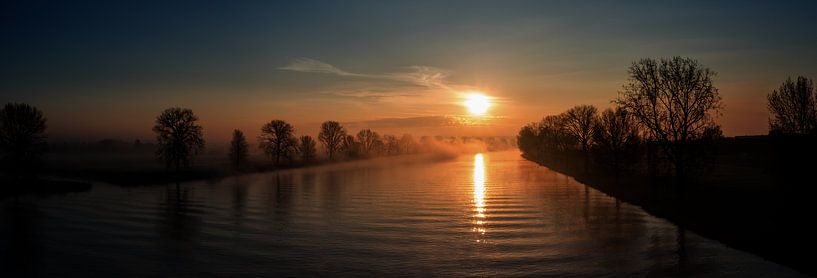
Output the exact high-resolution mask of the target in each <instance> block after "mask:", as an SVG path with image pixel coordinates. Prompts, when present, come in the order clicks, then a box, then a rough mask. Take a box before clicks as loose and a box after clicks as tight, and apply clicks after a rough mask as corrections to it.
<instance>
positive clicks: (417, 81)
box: [278, 57, 450, 89]
mask: <svg viewBox="0 0 817 278" xmlns="http://www.w3.org/2000/svg"><path fill="white" fill-rule="evenodd" d="M278 69H280V70H288V71H297V72H308V73H323V74H334V75H337V76H346V77H359V78H370V79H378V80H387V81H397V82H403V83H408V84H412V85H416V86H422V87H426V88H431V89H450V86H449V85H448V82H447V81H446V78H448V76H449V73H448V71H445V70H442V69H438V68H434V67H429V66H410V67H407V68H406V70H405V71H402V72H392V73H384V74H364V73H354V72H349V71H345V70H342V69H340V68H338V67H335V66H333V65H331V64H328V63H324V62H321V61H318V60H315V59H311V58H306V57H300V58H295V59H293V60H292V61H290V62H289V64H287V65H286V66H283V67H280V68H278Z"/></svg>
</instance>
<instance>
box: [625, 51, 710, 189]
mask: <svg viewBox="0 0 817 278" xmlns="http://www.w3.org/2000/svg"><path fill="white" fill-rule="evenodd" d="M628 73H629V75H630V78H629V81H628V83H627V84H626V85H624V86H623V89H622V91H620V92H619V97H618V99H616V100H615V101H614V102H615V103H617V104H618V105H620V106H621V107H622V108H624V109H626V110H627V112H629V113H630V114H632V115H633V116H634V117H635V118H636V119H637V120H638V121H639V123H640V124H641V125H642V126H643V127H644V128H645V129H646V131H647V134H648V135H649V138H650V139H651V140H654V141H655V142H656V143H657V144H659V146H660V147H661V149H662V150H663V153H664V154H665V155H666V156H667V158H668V159H669V161H670V163H671V164H672V165H673V166H674V168H675V175H676V177H678V178H679V179H683V178H684V176H685V171H686V170H687V167H688V166H689V165H687V163H688V162H690V159H691V156H690V154H691V153H694V152H693V151H691V150H690V149H689V148H690V147H692V146H691V144H690V143H691V142H692V141H694V140H698V139H700V138H702V137H703V136H704V135H705V131H707V130H711V129H713V128H715V127H716V126H717V125H716V124H715V122H714V118H715V117H716V116H717V115H718V114H719V112H720V109H721V97H720V95H719V94H718V89H716V88H715V86H714V85H713V84H712V78H713V77H714V76H715V72H714V71H712V70H710V69H709V68H707V67H705V66H703V65H701V64H700V63H698V61H696V60H693V59H690V58H682V57H673V58H670V59H661V60H654V59H642V60H640V61H638V62H634V63H633V64H632V65H631V66H630V68H629V71H628ZM679 189H680V187H679Z"/></svg>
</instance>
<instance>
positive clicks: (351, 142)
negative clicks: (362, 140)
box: [342, 135, 360, 158]
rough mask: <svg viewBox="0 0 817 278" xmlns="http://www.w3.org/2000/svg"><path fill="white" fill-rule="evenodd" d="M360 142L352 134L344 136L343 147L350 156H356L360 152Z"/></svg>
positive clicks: (347, 155)
mask: <svg viewBox="0 0 817 278" xmlns="http://www.w3.org/2000/svg"><path fill="white" fill-rule="evenodd" d="M359 145H360V144H359V143H358V142H357V141H355V137H354V136H352V135H346V137H344V138H343V144H342V149H343V152H344V153H345V154H346V157H348V158H355V157H357V156H358V154H359V149H360V146H359Z"/></svg>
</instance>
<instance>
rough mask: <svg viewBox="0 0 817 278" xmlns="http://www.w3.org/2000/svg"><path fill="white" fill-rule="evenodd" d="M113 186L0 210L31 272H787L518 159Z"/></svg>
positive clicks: (10, 247)
mask: <svg viewBox="0 0 817 278" xmlns="http://www.w3.org/2000/svg"><path fill="white" fill-rule="evenodd" d="M398 161H402V160H400V159H396V160H395V159H392V160H378V161H374V162H373V163H356V164H351V165H340V166H330V167H317V168H305V169H296V170H289V171H281V172H275V173H264V174H253V175H245V176H238V177H231V178H227V179H224V180H221V181H218V182H191V183H183V184H181V185H179V186H178V187H177V186H176V185H156V186H143V187H130V188H126V187H118V186H112V185H105V184H95V185H94V189H93V191H91V192H86V193H78V194H71V195H66V196H58V197H51V198H48V199H45V200H39V201H36V202H25V203H24V204H23V205H20V206H19V207H16V208H15V207H12V206H11V204H10V202H8V201H6V202H5V203H3V210H2V211H0V221H2V222H0V225H1V226H0V227H2V228H0V230H1V231H2V238H0V254H2V256H3V257H2V258H0V259H2V260H0V261H2V262H0V264H2V271H5V272H6V273H11V274H14V275H13V276H7V277H14V276H18V275H20V274H34V275H39V276H85V277H88V276H102V277H125V276H134V277H145V276H200V277H201V276H203V277H209V276H223V277H240V276H273V275H277V276H283V275H302V276H314V275H330V274H348V275H352V274H354V275H367V276H398V275H399V276H404V275H406V276H455V277H460V276H549V275H554V276H576V275H578V276H585V275H593V276H600V275H602V276H603V275H608V276H618V275H622V276H623V275H638V276H644V275H657V276H665V275H683V276H738V277H744V276H747V275H750V276H756V275H766V276H774V277H785V276H797V275H799V274H798V273H797V272H794V271H792V270H790V269H787V268H785V267H782V266H779V265H776V264H774V263H770V262H767V261H765V260H763V259H761V258H759V257H757V256H754V255H751V254H747V253H744V252H740V251H737V250H734V249H731V248H728V247H726V246H724V245H722V244H720V243H718V242H716V241H713V240H709V239H706V238H703V237H700V236H698V235H696V234H695V233H692V232H689V231H684V230H683V229H680V228H678V227H677V226H675V225H673V224H671V223H669V222H667V221H665V220H662V219H659V218H656V217H652V216H650V215H649V214H647V213H645V212H644V211H642V210H641V209H639V208H638V207H635V206H632V205H629V204H626V203H621V202H618V201H617V200H616V199H614V198H612V197H609V196H607V195H605V194H603V193H601V192H599V191H596V190H594V189H592V188H589V187H587V186H585V185H583V184H580V183H578V182H576V181H574V180H573V179H572V178H570V177H568V176H565V175H562V174H558V173H556V172H553V171H550V170H548V169H547V168H544V167H541V166H538V165H536V164H534V163H531V162H529V161H526V160H524V159H522V158H521V157H520V156H519V154H518V152H515V151H514V152H497V153H484V154H477V155H462V156H459V157H457V158H454V159H447V160H438V159H423V158H418V157H413V158H411V159H405V161H403V162H398Z"/></svg>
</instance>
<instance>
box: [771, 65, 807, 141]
mask: <svg viewBox="0 0 817 278" xmlns="http://www.w3.org/2000/svg"><path fill="white" fill-rule="evenodd" d="M767 99H768V101H769V102H768V107H769V112H770V113H771V114H772V118H771V119H769V129H770V131H771V132H772V133H776V134H809V133H814V132H815V131H817V95H815V94H814V82H812V81H811V79H808V78H805V77H802V76H798V77H797V81H792V80H791V78H788V79H786V81H785V82H783V84H782V85H780V88H779V89H777V90H774V91H772V93H770V94H769V95H768V96H767Z"/></svg>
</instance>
